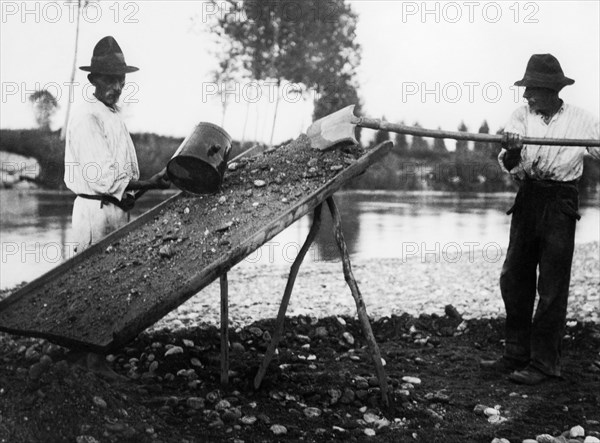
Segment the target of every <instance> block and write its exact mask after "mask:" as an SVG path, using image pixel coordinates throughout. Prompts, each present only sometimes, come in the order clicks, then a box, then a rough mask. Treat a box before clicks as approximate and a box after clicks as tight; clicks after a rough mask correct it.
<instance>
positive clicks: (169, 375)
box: [0, 242, 600, 443]
mask: <svg viewBox="0 0 600 443" xmlns="http://www.w3.org/2000/svg"><path fill="white" fill-rule="evenodd" d="M598 248H599V244H598V242H594V243H588V244H583V245H577V247H576V252H575V258H574V264H573V272H572V275H573V278H572V286H571V300H570V306H569V321H568V323H567V330H566V336H565V339H564V349H563V351H564V352H563V377H562V378H561V379H557V380H552V381H550V382H547V383H546V384H543V385H540V386H534V387H528V386H519V385H515V384H513V383H511V382H509V381H508V380H507V379H506V376H505V374H496V373H487V372H485V371H481V370H480V369H479V366H478V361H479V359H481V358H490V357H494V356H497V355H500V354H501V352H502V347H503V323H504V319H503V317H502V307H501V301H500V298H499V293H498V290H497V279H498V273H499V269H500V266H501V260H495V261H494V260H491V259H490V257H488V258H487V259H485V258H483V255H482V254H473V261H472V262H471V261H470V259H469V257H468V256H464V257H461V260H456V261H455V262H451V261H450V260H448V259H452V257H450V256H448V257H447V258H448V259H446V260H444V261H439V262H435V260H433V261H432V260H430V261H429V262H424V261H422V260H420V259H412V260H406V261H402V260H354V263H353V265H354V273H355V276H356V277H357V279H358V283H359V286H360V288H361V291H362V293H363V297H364V299H365V304H366V306H367V310H368V312H369V314H370V316H371V317H372V318H373V319H372V321H371V323H372V328H373V332H374V335H375V337H376V340H377V342H378V344H379V347H380V349H381V355H382V357H383V359H384V360H385V362H386V365H385V370H386V373H387V376H388V389H389V395H390V406H389V407H385V406H384V405H383V404H382V401H381V392H380V388H379V384H378V380H377V378H376V376H375V370H374V366H373V364H372V361H371V359H370V356H369V353H368V351H367V347H366V342H365V339H364V338H363V334H362V330H361V327H360V323H359V321H358V320H357V319H356V318H355V311H356V310H355V307H354V302H353V300H352V297H351V296H350V293H349V290H348V288H347V287H346V284H345V282H344V280H343V277H342V272H341V264H340V263H325V262H313V263H311V262H307V263H305V264H304V265H303V266H302V267H301V270H300V273H299V275H298V279H297V282H296V288H295V291H294V294H293V296H292V299H291V303H290V308H289V309H288V317H287V318H286V321H285V327H284V335H283V337H282V341H281V342H280V345H279V347H278V352H277V353H276V355H275V357H274V359H273V361H272V363H271V365H270V366H269V368H268V371H267V374H266V377H265V379H264V380H263V383H262V386H261V389H259V390H255V389H254V387H253V380H254V376H255V375H256V373H257V370H258V366H259V364H260V362H261V360H262V358H263V355H264V352H265V350H266V348H267V346H268V344H269V341H270V340H271V335H272V334H273V332H274V320H273V318H274V317H275V316H276V312H277V309H278V306H279V300H280V297H281V294H282V291H283V286H284V285H285V281H286V279H287V272H288V269H287V267H285V266H256V265H252V266H250V265H244V266H240V267H237V268H235V269H234V270H232V271H231V272H230V273H229V283H230V309H229V313H230V319H231V322H232V328H231V330H230V337H229V338H230V342H229V351H230V366H229V369H230V370H229V385H228V386H222V385H221V384H220V346H221V344H220V333H219V327H218V323H219V305H218V300H219V294H218V287H215V285H213V286H210V287H208V288H206V290H204V291H202V292H201V293H200V294H198V295H196V296H195V297H193V298H192V299H191V300H189V301H188V302H187V303H185V304H184V305H182V306H181V307H180V308H178V309H177V310H175V311H173V312H172V313H171V314H169V315H168V316H166V317H165V318H163V319H162V320H161V321H159V322H158V323H157V324H156V325H155V326H154V327H152V328H149V329H148V330H146V331H144V332H143V333H141V334H140V335H139V336H138V337H137V338H136V339H135V340H134V341H133V342H131V343H129V344H128V345H127V346H126V347H124V348H123V349H122V350H119V352H117V353H115V354H112V355H109V356H107V361H108V363H109V365H110V366H111V367H112V368H114V370H115V371H116V372H117V373H118V374H120V375H121V376H123V380H122V381H117V382H112V383H109V382H107V381H105V380H103V379H101V378H99V377H98V376H96V375H95V374H93V373H90V372H87V371H86V370H84V369H82V368H81V367H79V366H77V365H75V364H72V363H70V359H69V355H68V353H67V350H66V349H65V348H62V347H60V346H56V345H53V344H52V343H49V342H47V341H46V340H40V339H35V338H26V337H16V336H11V335H8V334H0V362H1V364H0V442H2V443H5V442H6V443H8V442H10V443H31V442H54V441H61V442H62V441H74V442H77V443H83V442H86V443H101V442H115V443H116V442H119V443H122V442H148V443H166V442H169V443H170V442H173V443H182V442H187V443H194V442H198V443H200V442H205V441H214V442H230V443H245V442H268V441H282V442H283V441H290V442H292V441H294V442H296V441H300V440H302V441H306V442H323V441H339V442H342V441H344V442H346V441H351V442H371V441H378V442H397V441H415V442H427V443H431V442H444V443H453V442H454V443H459V442H460V443H464V442H476V443H482V442H484V443H498V442H503V443H506V442H509V443H511V442H512V443H519V442H523V441H524V440H525V439H527V438H529V439H532V438H533V439H535V438H536V437H537V436H540V435H543V434H545V435H546V437H540V438H546V440H539V439H538V440H537V441H555V442H563V441H569V442H571V441H577V442H579V443H583V441H584V438H587V440H586V441H590V442H591V441H597V440H594V439H595V438H598V437H600V417H598V414H597V412H596V411H598V408H599V407H600V396H598V392H600V356H599V355H598V349H599V348H600V321H599V319H598V312H599V300H600V299H599V294H598V281H599V265H600V264H599V259H598ZM478 257H481V258H478ZM429 258H431V259H433V258H434V256H430V257H429ZM2 295H6V292H5V291H3V294H2ZM2 295H0V297H1V296H2ZM448 305H452V306H448ZM576 436H578V437H576ZM552 437H557V438H556V439H552ZM571 437H573V438H571ZM499 439H502V440H499ZM534 441H535V440H534Z"/></svg>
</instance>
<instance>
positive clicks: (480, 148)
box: [473, 120, 491, 156]
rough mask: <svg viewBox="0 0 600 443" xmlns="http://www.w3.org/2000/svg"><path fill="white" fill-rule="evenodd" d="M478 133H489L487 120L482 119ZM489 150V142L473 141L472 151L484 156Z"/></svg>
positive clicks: (487, 154)
mask: <svg viewBox="0 0 600 443" xmlns="http://www.w3.org/2000/svg"><path fill="white" fill-rule="evenodd" d="M478 132H479V134H489V133H490V127H489V126H488V123H487V120H484V121H483V123H482V124H481V126H480V127H479V131H478ZM490 150H491V146H490V143H488V142H475V143H474V145H473V151H475V152H479V153H481V154H483V155H485V156H489V152H490Z"/></svg>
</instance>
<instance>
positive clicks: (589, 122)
mask: <svg viewBox="0 0 600 443" xmlns="http://www.w3.org/2000/svg"><path fill="white" fill-rule="evenodd" d="M504 131H505V132H512V133H516V134H519V135H521V136H522V137H544V138H578V139H593V140H598V139H600V122H599V121H598V119H597V118H596V117H594V116H593V115H592V114H591V113H589V112H587V111H585V110H583V109H581V108H578V107H576V106H571V105H567V104H564V103H563V105H562V107H561V108H560V110H559V111H558V112H557V113H556V114H555V115H554V116H553V117H552V119H551V120H550V122H548V123H547V124H546V123H545V122H544V120H543V118H542V116H541V115H540V114H536V113H535V112H532V111H531V110H530V109H529V106H528V105H525V106H522V107H520V108H518V109H517V110H515V112H513V114H512V115H511V117H510V119H509V120H508V122H507V124H506V126H505V128H504ZM586 149H587V150H588V151H589V153H590V154H591V155H592V156H593V157H595V158H598V159H600V148H598V147H589V148H585V147H579V146H574V147H571V146H545V145H540V146H537V145H524V146H523V150H522V151H521V160H520V161H519V164H518V165H517V166H515V167H514V168H513V169H512V170H511V171H510V173H511V174H512V175H514V176H516V177H517V178H519V179H524V178H525V177H529V178H532V179H535V180H554V181H572V180H577V179H579V178H580V177H581V174H582V173H583V156H584V154H585V152H586ZM505 154H506V150H505V149H503V150H502V151H501V152H500V155H499V156H498V160H499V162H500V166H501V167H502V169H503V170H504V171H506V168H505V167H504V163H503V162H502V159H503V158H504V155H505ZM506 172H508V171H506Z"/></svg>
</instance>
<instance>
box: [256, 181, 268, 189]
mask: <svg viewBox="0 0 600 443" xmlns="http://www.w3.org/2000/svg"><path fill="white" fill-rule="evenodd" d="M253 183H254V186H256V187H257V188H263V187H265V186H267V182H266V181H264V180H254V182H253Z"/></svg>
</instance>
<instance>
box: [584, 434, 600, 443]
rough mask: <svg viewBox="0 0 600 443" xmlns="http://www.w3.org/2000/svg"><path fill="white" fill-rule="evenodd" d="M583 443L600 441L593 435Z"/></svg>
mask: <svg viewBox="0 0 600 443" xmlns="http://www.w3.org/2000/svg"><path fill="white" fill-rule="evenodd" d="M583 443H600V439H598V438H597V437H594V436H592V435H588V436H587V437H586V438H585V440H583Z"/></svg>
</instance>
